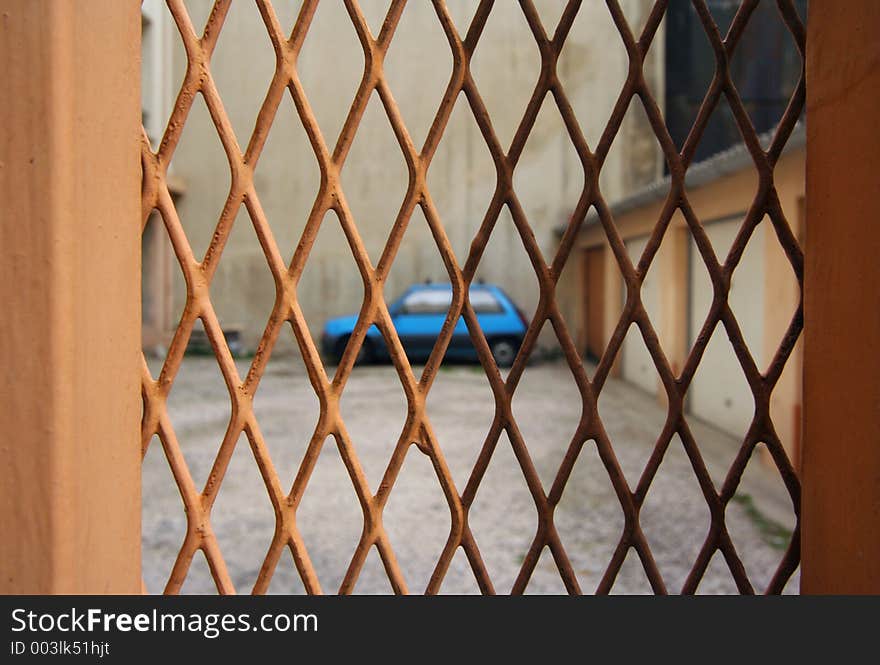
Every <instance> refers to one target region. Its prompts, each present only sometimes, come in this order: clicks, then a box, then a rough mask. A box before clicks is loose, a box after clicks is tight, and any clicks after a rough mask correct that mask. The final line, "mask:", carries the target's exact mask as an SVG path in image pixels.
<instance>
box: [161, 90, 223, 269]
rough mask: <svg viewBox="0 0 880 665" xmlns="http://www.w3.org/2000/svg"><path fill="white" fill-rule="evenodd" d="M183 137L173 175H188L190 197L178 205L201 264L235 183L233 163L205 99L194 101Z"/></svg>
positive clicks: (174, 162) (187, 236)
mask: <svg viewBox="0 0 880 665" xmlns="http://www.w3.org/2000/svg"><path fill="white" fill-rule="evenodd" d="M179 136H180V138H179V142H178V143H177V147H176V149H175V151H174V155H173V157H172V160H171V165H170V166H169V171H170V172H171V173H186V174H187V175H186V177H185V178H183V185H184V187H185V188H186V189H185V191H186V196H184V197H181V198H180V199H179V200H178V201H177V203H176V204H175V205H176V208H177V214H178V216H179V217H180V222H181V224H182V226H183V231H184V233H185V234H186V240H187V241H188V242H189V246H190V249H191V251H192V253H193V256H194V257H195V258H196V260H201V259H202V257H204V256H205V252H207V250H208V247H209V245H210V244H211V241H212V239H213V238H214V229H215V227H216V226H217V222H218V220H219V219H220V216H221V213H222V212H223V209H224V207H225V205H226V197H227V194H228V193H229V188H230V186H231V182H232V178H231V176H230V173H229V160H228V159H227V158H226V153H225V152H224V151H223V145H222V143H221V142H220V139H219V138H217V129H216V128H215V127H214V123H213V121H212V120H211V114H210V113H209V111H208V108H207V106H206V104H205V100H204V97H202V95H196V98H195V99H194V100H193V102H192V107H191V108H190V110H189V114H188V115H187V118H186V124H185V126H184V128H183V133H182V134H181V135H179ZM236 212H237V211H235V210H233V211H232V214H233V216H234V215H235V213H236Z"/></svg>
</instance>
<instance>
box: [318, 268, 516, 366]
mask: <svg viewBox="0 0 880 665" xmlns="http://www.w3.org/2000/svg"><path fill="white" fill-rule="evenodd" d="M470 302H471V306H472V307H473V308H474V312H475V313H476V315H477V320H478V321H479V323H480V327H481V328H482V329H483V334H484V335H485V336H486V341H487V342H488V343H489V348H490V349H491V351H492V356H493V357H494V358H495V362H496V363H497V364H498V366H499V367H510V365H511V364H513V360H514V358H516V354H517V351H519V346H520V344H521V343H522V340H523V337H524V336H525V334H526V328H527V326H528V321H527V319H526V317H525V316H524V315H523V313H522V311H521V310H520V309H519V308H518V307H517V306H516V305H515V304H514V303H513V301H512V300H511V299H510V298H509V297H508V296H507V294H506V293H504V291H502V290H501V289H500V288H499V287H497V286H495V285H492V284H473V285H471V288H470ZM451 304H452V285H451V284H417V285H414V286H411V287H410V288H408V289H407V290H406V292H404V294H403V295H402V296H400V298H398V299H397V300H395V301H394V302H393V303H392V304H391V305H390V306H389V308H388V309H389V313H390V314H391V318H392V320H393V322H394V328H395V329H396V330H397V335H398V337H400V341H401V343H402V344H403V348H404V350H405V351H406V355H407V357H408V358H409V359H410V360H426V359H427V358H428V356H430V354H431V351H432V350H433V349H434V344H435V343H436V342H437V337H438V336H439V335H440V329H441V328H442V327H443V322H444V321H445V320H446V315H447V314H448V313H449V307H450V305H451ZM357 318H358V317H357V315H351V316H340V317H338V318H334V319H330V320H329V321H327V323H326V324H325V326H324V332H323V335H322V336H321V349H322V351H323V352H324V354H325V355H326V356H328V357H330V358H333V359H335V360H336V361H337V362H338V361H339V359H340V358H341V357H342V353H343V352H344V351H345V347H346V345H347V344H348V338H349V337H350V336H351V333H352V332H353V331H354V326H355V323H357ZM388 358H389V355H388V349H387V347H386V345H385V340H384V339H383V337H382V333H380V332H379V329H378V328H377V327H376V326H375V325H374V326H371V327H370V329H369V330H368V331H367V336H366V339H365V340H364V344H363V347H362V349H361V352H360V354H359V355H358V359H357V362H358V363H369V362H374V361H378V360H388ZM446 359H447V360H459V361H466V360H477V352H476V349H475V348H474V345H473V342H472V341H471V338H470V335H469V334H468V329H467V325H466V324H465V322H464V318H463V317H462V318H459V320H458V322H457V323H456V325H455V331H454V332H453V334H452V339H451V340H450V342H449V348H448V349H447V351H446Z"/></svg>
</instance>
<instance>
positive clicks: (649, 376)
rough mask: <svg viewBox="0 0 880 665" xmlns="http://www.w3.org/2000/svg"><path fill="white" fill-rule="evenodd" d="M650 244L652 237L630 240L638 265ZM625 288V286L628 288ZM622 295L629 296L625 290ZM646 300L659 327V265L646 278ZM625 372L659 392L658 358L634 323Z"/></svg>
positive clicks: (626, 341)
mask: <svg viewBox="0 0 880 665" xmlns="http://www.w3.org/2000/svg"><path fill="white" fill-rule="evenodd" d="M647 244H648V237H647V236H645V237H644V238H638V239H636V240H630V241H628V242H627V243H626V249H627V251H628V252H629V256H630V259H631V260H632V262H633V263H634V264H636V263H638V262H639V259H640V258H641V256H642V252H644V251H645V246H646V245H647ZM624 288H625V287H624ZM622 297H623V298H624V299H625V298H626V292H625V291H624V292H623V294H622ZM642 303H644V305H645V309H646V310H647V312H648V316H649V317H650V318H651V323H653V325H654V328H655V330H656V329H658V328H659V327H660V290H659V286H658V275H657V267H656V264H655V265H654V268H653V269H651V270H649V271H648V275H647V276H646V277H645V281H644V283H643V284H642ZM621 371H622V373H623V378H624V379H626V380H627V381H629V382H631V383H634V384H635V385H637V386H638V387H640V388H642V389H643V390H647V391H649V392H651V393H655V392H657V387H658V385H659V383H658V381H659V378H658V376H657V369H656V368H655V367H654V361H653V360H652V359H651V355H650V354H649V353H648V349H647V347H646V346H645V340H644V339H643V338H642V333H641V331H640V330H639V329H638V327H637V326H636V325H635V324H633V325H631V326H630V328H629V331H628V332H627V335H626V339H624V341H623V363H622V368H621Z"/></svg>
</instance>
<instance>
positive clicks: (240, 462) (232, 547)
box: [211, 434, 275, 593]
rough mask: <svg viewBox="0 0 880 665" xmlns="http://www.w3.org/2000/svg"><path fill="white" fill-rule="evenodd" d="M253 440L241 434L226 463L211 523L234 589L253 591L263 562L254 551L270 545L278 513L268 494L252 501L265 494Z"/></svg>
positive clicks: (212, 510) (213, 507)
mask: <svg viewBox="0 0 880 665" xmlns="http://www.w3.org/2000/svg"><path fill="white" fill-rule="evenodd" d="M263 485H264V481H263V478H262V476H261V475H260V470H259V468H258V467H257V464H256V461H255V459H254V455H253V453H252V452H251V448H250V443H249V441H248V438H247V436H246V435H245V434H242V435H241V436H240V437H239V439H238V442H237V443H236V444H235V448H234V449H233V451H232V454H231V456H230V457H229V460H228V462H227V463H226V468H225V472H224V480H223V484H222V485H221V487H220V491H219V493H218V494H217V497H216V499H215V500H214V505H213V506H212V508H211V524H212V525H213V527H214V533H215V535H216V537H217V543H218V544H219V545H220V550H221V551H222V552H223V558H224V560H225V561H226V563H227V565H228V567H229V569H230V571H231V573H230V576H231V579H232V584H233V585H234V586H235V589H236V590H237V591H238V592H240V593H244V592H247V591H250V590H251V589H252V588H253V587H254V584H255V583H256V581H257V577H258V575H259V573H260V563H261V562H259V561H255V560H254V558H253V556H252V552H253V549H254V547H255V546H256V547H257V548H259V549H260V550H263V549H265V548H267V547H269V543H271V542H272V536H273V534H274V531H275V515H274V512H273V510H272V504H271V502H270V501H269V497H268V496H266V497H265V498H264V499H263V500H262V501H252V500H250V497H254V496H259V495H260V494H265V491H261V490H263Z"/></svg>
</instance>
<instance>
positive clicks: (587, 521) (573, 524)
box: [554, 441, 624, 593]
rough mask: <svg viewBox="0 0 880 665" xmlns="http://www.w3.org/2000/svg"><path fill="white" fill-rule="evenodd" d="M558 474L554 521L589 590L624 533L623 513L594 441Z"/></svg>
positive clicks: (572, 562)
mask: <svg viewBox="0 0 880 665" xmlns="http://www.w3.org/2000/svg"><path fill="white" fill-rule="evenodd" d="M566 469H567V467H566ZM560 475H561V477H562V478H563V479H564V480H565V484H564V489H563V491H562V497H561V500H559V503H558V505H557V507H556V511H555V516H554V522H555V524H556V528H557V530H558V531H559V538H560V540H561V541H562V544H563V546H564V547H565V551H566V552H567V553H568V554H569V558H570V560H571V566H572V568H573V570H574V572H575V575H576V577H577V580H578V582H579V583H580V585H581V589H582V590H583V591H584V592H585V593H592V592H594V591H595V590H596V589H597V588H598V586H599V583H600V581H601V580H602V577H603V576H604V575H605V571H606V570H607V568H608V565H609V563H610V562H611V558H612V556H613V554H614V550H615V548H616V546H617V544H618V542H619V541H620V538H621V536H622V535H623V529H624V514H623V511H622V510H621V507H620V502H619V501H618V499H617V496H616V495H615V491H614V487H613V486H612V483H611V482H610V480H609V478H608V473H607V471H606V469H605V465H604V464H603V462H602V458H601V457H600V455H599V452H598V449H597V446H596V443H595V441H586V442H584V444H583V447H582V448H581V449H580V452H579V453H578V456H577V459H576V460H575V461H574V465H573V466H571V467H570V471H568V475H567V476H566V475H564V473H561V474H560Z"/></svg>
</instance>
